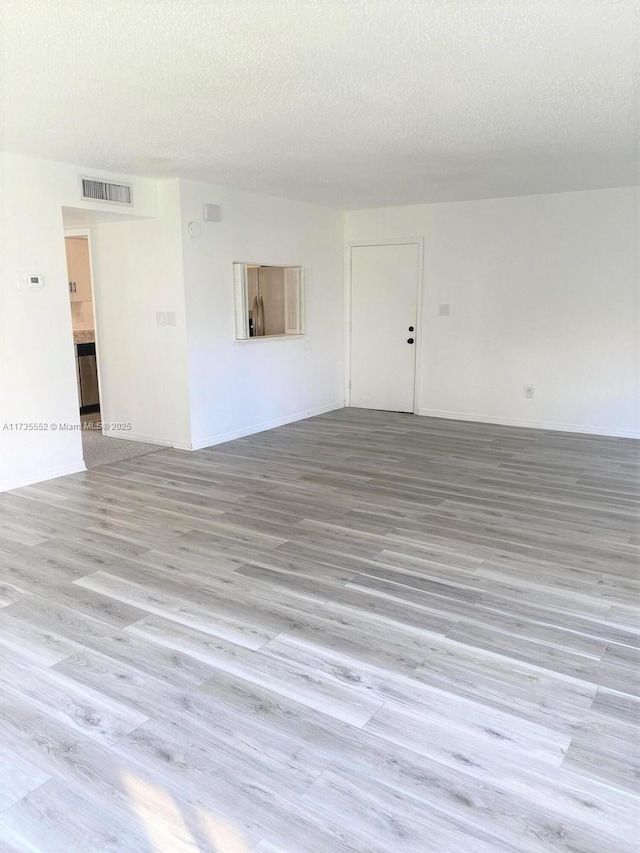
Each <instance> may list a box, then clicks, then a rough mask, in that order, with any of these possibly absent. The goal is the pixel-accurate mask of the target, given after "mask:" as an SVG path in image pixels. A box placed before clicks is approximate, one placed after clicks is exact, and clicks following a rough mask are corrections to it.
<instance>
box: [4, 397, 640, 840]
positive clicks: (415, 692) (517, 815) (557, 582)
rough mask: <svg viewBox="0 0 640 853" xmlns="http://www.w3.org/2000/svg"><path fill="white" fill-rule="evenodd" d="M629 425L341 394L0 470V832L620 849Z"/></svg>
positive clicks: (625, 764) (626, 793) (634, 458)
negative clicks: (94, 465) (313, 413)
mask: <svg viewBox="0 0 640 853" xmlns="http://www.w3.org/2000/svg"><path fill="white" fill-rule="evenodd" d="M638 448H639V445H638V443H637V442H633V441H631V440H625V439H615V438H602V437H595V436H582V435H569V434H561V433H545V432H541V431H534V430H525V429H517V428H509V427H498V426H489V425H483V424H472V423H456V422H452V421H441V420H432V419H426V418H418V417H414V416H411V415H396V414H389V413H379V412H366V411H359V410H355V409H347V410H343V411H339V412H334V413H331V414H328V415H324V416H321V417H317V418H313V419H311V420H308V421H304V422H299V423H295V424H292V425H289V426H286V427H282V428H279V429H276V430H272V431H270V432H265V433H261V434H259V435H256V436H252V437H249V438H245V439H241V440H238V441H234V442H230V443H228V444H225V445H221V446H218V447H214V448H210V449H208V450H202V451H199V452H197V453H193V454H188V453H183V452H179V451H174V450H165V451H160V452H157V453H153V454H151V455H148V456H143V457H140V458H137V459H129V460H127V461H123V462H119V463H117V464H114V465H112V466H107V467H104V468H100V469H96V470H94V471H88V472H86V473H83V474H76V475H72V476H69V477H64V478H61V479H59V480H55V481H50V482H47V483H42V484H40V485H36V486H30V487H27V488H22V489H18V490H16V491H14V492H11V493H5V494H4V495H0V664H1V665H0V688H1V689H0V762H1V765H0V766H1V767H2V781H1V785H0V848H1V849H2V850H3V851H12V852H13V853H16V852H17V851H19V853H23V851H31V853H33V851H42V853H76V851H77V853H92V851H118V853H120V851H123V853H128V851H132V853H133V851H135V853H183V851H204V852H205V853H214V851H215V853H248V852H249V851H256V853H283V851H288V853H316V852H317V853H320V851H321V853H328V851H331V853H334V851H336V853H339V851H366V853H404V852H405V851H416V853H448V851H455V853H501V851H512V853H513V851H530V853H540V851H564V853H633V851H638V850H639V849H640V817H639V811H638V808H637V805H638V803H637V800H636V794H637V792H638V779H639V754H638V752H639V740H638V729H637V724H638V721H639V717H638V711H639V708H640V705H639V702H640V700H639V694H640V667H638V661H639V654H640V653H639V651H638V634H639V631H640V614H639V611H638V609H637V603H638V595H639V593H640V577H639V572H638V545H639V544H640V531H639V527H638V520H639V517H638V510H639V506H640V489H639V472H640V467H639V456H638Z"/></svg>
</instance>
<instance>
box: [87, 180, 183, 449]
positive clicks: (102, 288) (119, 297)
mask: <svg viewBox="0 0 640 853" xmlns="http://www.w3.org/2000/svg"><path fill="white" fill-rule="evenodd" d="M157 190H158V216H157V218H154V219H146V220H140V221H125V222H109V223H105V224H99V225H95V226H93V227H92V229H91V260H92V267H93V278H94V298H95V314H96V342H97V354H98V365H99V369H100V399H101V409H102V420H103V421H104V422H106V423H125V424H131V431H124V432H122V431H118V432H114V433H113V434H114V435H116V436H117V437H119V438H125V439H126V438H128V439H133V440H136V441H148V442H151V443H154V444H165V445H170V446H173V447H181V448H183V449H190V447H191V435H190V427H189V393H188V387H187V383H188V376H187V338H186V325H185V307H184V275H183V268H182V227H181V217H180V186H179V181H177V180H166V181H158V184H157ZM157 312H162V313H167V312H169V313H173V314H174V315H175V325H172V326H168V325H158V323H157V316H156V315H157Z"/></svg>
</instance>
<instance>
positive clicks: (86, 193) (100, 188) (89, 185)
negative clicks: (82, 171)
mask: <svg viewBox="0 0 640 853" xmlns="http://www.w3.org/2000/svg"><path fill="white" fill-rule="evenodd" d="M81 181H82V198H84V199H87V200H90V201H108V202H110V203H111V204H128V205H131V204H133V200H132V192H131V185H130V184H114V183H111V182H110V181H98V180H96V179H95V178H81Z"/></svg>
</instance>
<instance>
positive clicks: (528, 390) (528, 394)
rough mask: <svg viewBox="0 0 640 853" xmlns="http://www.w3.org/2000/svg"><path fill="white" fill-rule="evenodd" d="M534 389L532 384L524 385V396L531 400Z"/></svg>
mask: <svg viewBox="0 0 640 853" xmlns="http://www.w3.org/2000/svg"><path fill="white" fill-rule="evenodd" d="M535 390H536V389H535V388H534V386H533V385H525V386H524V396H525V397H526V398H527V400H533V394H534V391H535Z"/></svg>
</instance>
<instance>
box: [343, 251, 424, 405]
mask: <svg viewBox="0 0 640 853" xmlns="http://www.w3.org/2000/svg"><path fill="white" fill-rule="evenodd" d="M419 270H420V246H419V244H418V243H409V242H408V243H389V244H385V245H380V246H352V247H351V405H352V406H355V407H358V408H362V409H385V410H387V411H391V412H413V410H414V391H415V382H416V338H417V334H418V329H417V303H418V274H419Z"/></svg>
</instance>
